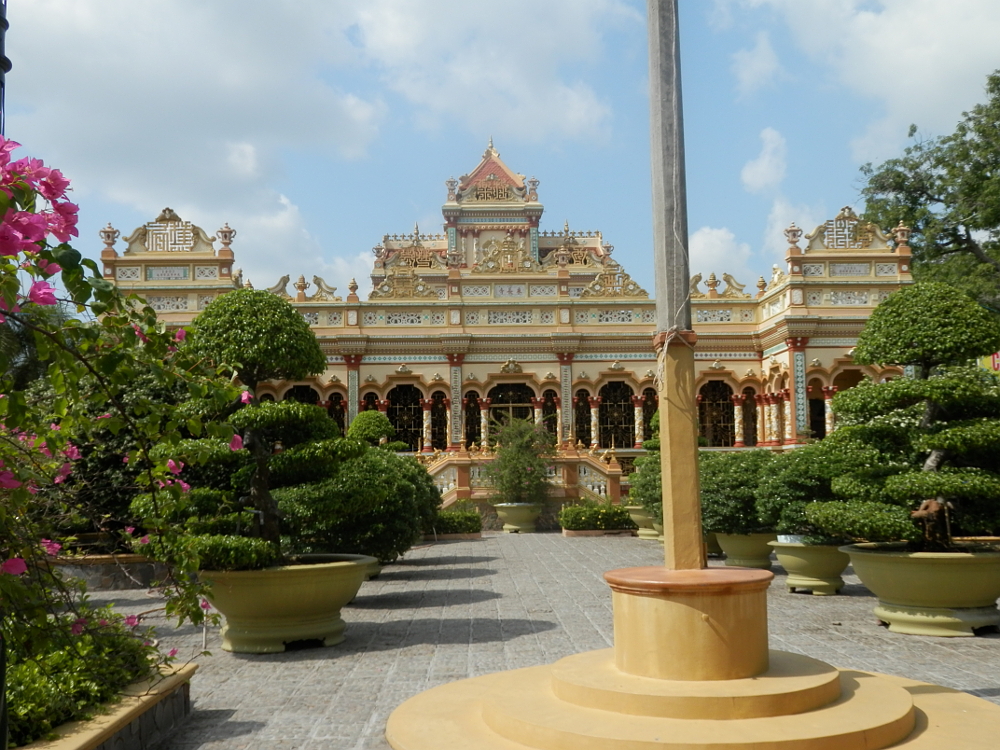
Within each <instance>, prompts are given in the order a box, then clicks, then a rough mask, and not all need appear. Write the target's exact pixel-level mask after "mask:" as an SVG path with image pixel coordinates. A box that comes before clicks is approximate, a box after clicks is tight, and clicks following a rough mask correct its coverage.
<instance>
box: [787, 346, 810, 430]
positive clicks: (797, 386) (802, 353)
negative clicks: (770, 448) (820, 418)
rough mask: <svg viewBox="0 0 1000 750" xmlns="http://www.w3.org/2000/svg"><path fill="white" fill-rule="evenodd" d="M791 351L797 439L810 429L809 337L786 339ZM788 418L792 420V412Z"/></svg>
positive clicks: (788, 414)
mask: <svg viewBox="0 0 1000 750" xmlns="http://www.w3.org/2000/svg"><path fill="white" fill-rule="evenodd" d="M785 343H786V344H787V345H788V350H789V352H790V353H791V355H792V356H791V360H792V362H791V364H792V401H793V402H794V404H795V430H794V431H793V432H794V434H795V435H796V441H797V440H798V437H797V436H798V435H805V434H806V432H807V431H808V429H809V401H808V399H809V396H808V395H807V390H806V345H807V344H808V343H809V339H808V338H807V337H805V336H795V337H793V338H789V339H785ZM786 419H787V420H788V421H789V422H790V421H791V412H788V413H787V416H786Z"/></svg>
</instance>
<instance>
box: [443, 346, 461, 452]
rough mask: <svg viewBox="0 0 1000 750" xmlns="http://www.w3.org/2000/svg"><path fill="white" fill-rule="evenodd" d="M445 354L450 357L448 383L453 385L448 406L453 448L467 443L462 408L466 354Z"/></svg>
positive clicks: (449, 429) (450, 436) (449, 433)
mask: <svg viewBox="0 0 1000 750" xmlns="http://www.w3.org/2000/svg"><path fill="white" fill-rule="evenodd" d="M445 356H446V357H448V383H449V385H450V386H451V399H450V402H451V403H450V406H449V408H448V436H449V437H448V442H449V450H451V446H459V445H465V426H464V424H463V416H464V410H463V408H462V405H463V401H462V362H463V361H464V360H465V354H463V353H460V352H459V353H453V354H446V355H445Z"/></svg>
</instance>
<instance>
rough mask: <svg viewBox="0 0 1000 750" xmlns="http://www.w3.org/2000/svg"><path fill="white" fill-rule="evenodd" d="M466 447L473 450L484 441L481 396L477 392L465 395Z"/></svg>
mask: <svg viewBox="0 0 1000 750" xmlns="http://www.w3.org/2000/svg"><path fill="white" fill-rule="evenodd" d="M464 404H465V447H466V448H471V447H472V446H473V445H478V444H479V441H480V440H482V439H483V434H482V426H483V425H482V421H483V420H482V415H481V414H480V413H479V394H478V393H476V391H468V392H467V393H466V394H465V399H464Z"/></svg>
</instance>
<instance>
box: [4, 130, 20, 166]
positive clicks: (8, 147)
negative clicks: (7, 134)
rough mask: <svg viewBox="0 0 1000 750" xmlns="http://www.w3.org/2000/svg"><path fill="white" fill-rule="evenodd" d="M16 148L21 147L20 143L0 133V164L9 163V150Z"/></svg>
mask: <svg viewBox="0 0 1000 750" xmlns="http://www.w3.org/2000/svg"><path fill="white" fill-rule="evenodd" d="M16 148H21V144H20V143H18V142H17V141H12V140H10V139H9V138H4V137H3V136H2V135H0V166H6V165H8V164H10V152H11V151H13V150H14V149H16Z"/></svg>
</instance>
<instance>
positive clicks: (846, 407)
mask: <svg viewBox="0 0 1000 750" xmlns="http://www.w3.org/2000/svg"><path fill="white" fill-rule="evenodd" d="M997 349H1000V320H997V318H995V317H994V316H993V315H991V314H990V313H988V312H987V311H985V310H983V309H982V308H981V307H980V306H979V305H978V304H977V303H976V302H975V301H973V300H972V299H971V298H969V297H968V296H966V295H965V294H964V293H962V292H959V291H957V290H955V289H954V288H952V287H950V286H947V285H945V284H939V283H923V284H917V285H914V286H912V287H907V288H904V289H901V290H900V291H898V292H895V293H894V294H893V295H892V296H890V297H889V299H887V300H886V301H885V302H883V303H882V304H881V305H879V306H878V307H877V308H876V309H875V311H874V312H873V313H872V316H871V318H870V319H869V321H868V323H867V325H866V326H865V329H864V330H863V331H862V333H861V336H860V337H859V339H858V346H857V347H856V349H855V351H854V358H855V361H856V362H858V363H859V364H879V365H905V366H912V367H913V368H914V377H913V378H902V379H897V380H892V381H890V382H886V383H878V384H875V383H863V384H861V385H859V386H857V387H855V388H852V389H850V390H848V391H845V392H843V393H838V394H837V395H836V396H835V397H834V402H833V408H834V410H835V412H836V413H837V417H838V422H839V424H840V425H841V426H840V427H838V430H837V432H836V433H834V435H833V436H832V437H835V438H836V439H837V440H838V441H843V442H844V443H845V444H853V445H854V446H855V447H856V448H857V449H858V450H864V451H867V452H868V454H869V456H871V458H870V460H868V461H866V462H864V463H863V464H861V465H859V466H855V467H849V468H848V470H847V471H845V473H844V474H842V475H841V476H839V477H837V478H835V479H833V480H832V481H831V489H832V490H833V492H834V493H835V494H837V495H838V496H840V497H843V498H845V499H848V500H855V501H867V502H881V503H888V504H897V505H901V506H907V507H910V508H913V507H914V506H916V505H918V504H919V507H918V508H916V510H913V511H912V514H911V515H912V517H913V519H914V520H915V521H916V522H917V523H918V524H920V525H921V526H923V531H924V540H923V543H922V546H923V547H924V548H930V549H934V548H939V549H947V548H949V547H951V546H952V541H951V538H952V535H953V533H955V532H958V531H962V532H964V533H984V532H985V533H991V532H993V531H995V530H996V529H997V528H1000V508H998V506H1000V471H998V468H1000V380H998V379H997V377H996V376H994V375H992V374H991V373H987V372H985V371H984V370H979V369H977V368H976V367H974V366H971V365H969V364H968V361H969V360H970V359H973V358H975V357H978V356H982V355H984V354H989V353H991V352H994V351H996V350H997ZM829 439H831V438H828V440H829ZM825 512H826V509H820V510H818V511H814V512H813V513H812V514H811V516H810V517H811V518H815V519H820V517H821V516H822V515H823V513H825ZM844 512H846V511H844ZM869 521H870V519H869ZM866 522H868V521H866ZM840 528H843V524H841V525H840ZM859 536H860V534H859Z"/></svg>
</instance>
